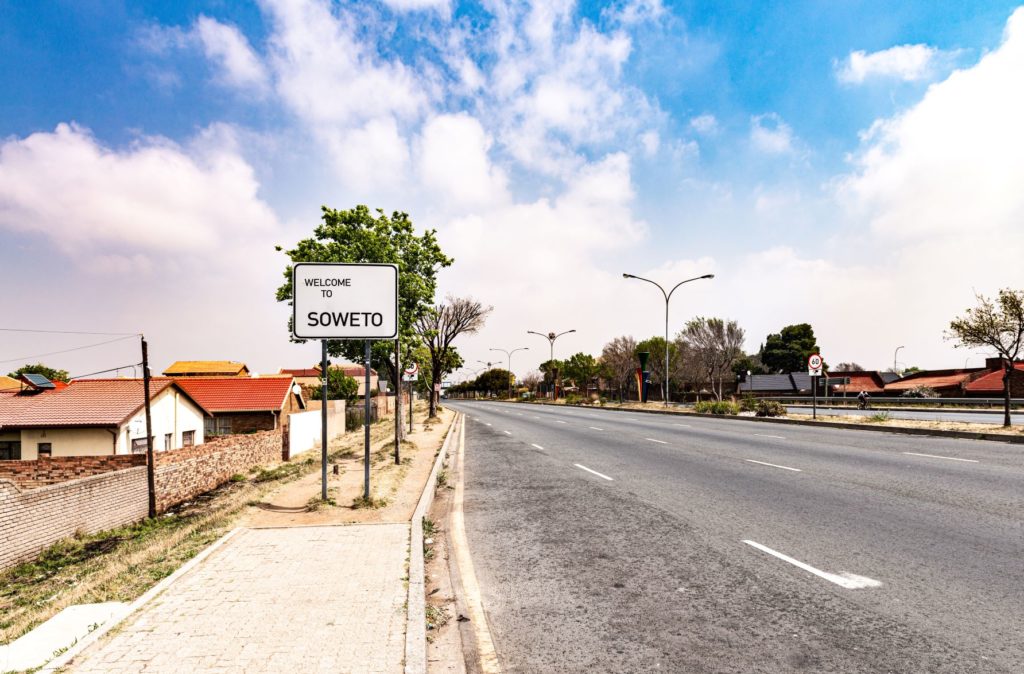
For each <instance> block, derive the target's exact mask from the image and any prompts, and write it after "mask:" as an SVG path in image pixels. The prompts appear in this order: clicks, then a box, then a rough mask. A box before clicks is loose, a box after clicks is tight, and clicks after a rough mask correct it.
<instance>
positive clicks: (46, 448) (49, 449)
mask: <svg viewBox="0 0 1024 674" xmlns="http://www.w3.org/2000/svg"><path fill="white" fill-rule="evenodd" d="M36 455H37V457H38V458H40V459H42V458H47V459H49V458H50V457H51V456H53V445H52V444H51V443H49V442H40V443H39V444H38V445H36Z"/></svg>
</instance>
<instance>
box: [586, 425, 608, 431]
mask: <svg viewBox="0 0 1024 674" xmlns="http://www.w3.org/2000/svg"><path fill="white" fill-rule="evenodd" d="M587 428H589V429H590V430H592V431H603V430H604V429H603V428H598V427H597V426H587Z"/></svg>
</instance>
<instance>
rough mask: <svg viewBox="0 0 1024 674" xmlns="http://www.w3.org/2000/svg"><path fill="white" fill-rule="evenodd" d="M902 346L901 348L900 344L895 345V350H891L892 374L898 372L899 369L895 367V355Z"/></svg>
mask: <svg viewBox="0 0 1024 674" xmlns="http://www.w3.org/2000/svg"><path fill="white" fill-rule="evenodd" d="M902 348H903V347H902V346H897V347H896V350H895V351H893V353H892V372H893V374H899V370H898V369H897V368H896V355H897V354H899V352H900V349H902Z"/></svg>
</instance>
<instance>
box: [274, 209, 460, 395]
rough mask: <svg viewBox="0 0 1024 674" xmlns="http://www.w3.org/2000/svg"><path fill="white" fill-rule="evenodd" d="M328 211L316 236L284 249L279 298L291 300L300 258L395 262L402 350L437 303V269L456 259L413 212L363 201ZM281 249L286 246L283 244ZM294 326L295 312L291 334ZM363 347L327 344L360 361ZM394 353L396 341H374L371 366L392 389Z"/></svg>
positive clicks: (339, 342) (357, 342)
mask: <svg viewBox="0 0 1024 674" xmlns="http://www.w3.org/2000/svg"><path fill="white" fill-rule="evenodd" d="M322 211H323V215H322V220H323V222H322V223H321V224H319V225H317V226H316V228H315V229H314V230H313V236H312V237H310V238H308V239H303V240H301V241H299V242H298V243H297V244H296V245H295V247H294V248H292V249H291V250H286V251H284V253H285V254H286V255H287V256H288V259H289V264H288V265H287V266H286V267H285V270H284V278H285V282H284V283H283V284H282V285H281V287H279V288H278V289H277V301H278V302H288V303H289V304H291V301H292V297H293V295H292V267H293V265H294V264H295V263H297V262H348V263H360V262H376V263H385V264H395V265H398V317H399V321H398V331H399V340H400V342H401V345H402V350H403V351H404V350H405V349H406V348H408V347H409V346H410V345H412V344H415V343H418V342H419V337H418V335H417V334H416V331H415V323H416V321H417V319H419V318H420V317H421V316H423V315H424V314H426V313H427V312H429V311H430V310H431V309H432V308H433V303H434V293H435V290H436V288H437V272H438V271H439V270H440V269H442V268H444V267H448V266H450V265H451V264H452V260H451V258H449V257H447V256H446V255H445V254H444V252H443V251H442V250H441V247H440V245H439V244H438V242H437V231H436V230H433V229H428V230H426V231H425V232H423V233H422V234H419V235H417V234H416V231H415V229H414V228H413V223H412V220H411V219H410V218H409V216H408V214H406V213H401V212H399V211H395V212H394V213H392V214H391V215H390V216H388V215H386V214H385V213H384V211H383V210H381V209H377V210H376V214H374V213H371V212H370V209H369V208H367V207H366V206H362V205H360V206H356V207H355V208H353V209H351V210H336V209H333V208H328V207H327V206H323V207H322ZM277 250H279V251H280V250H282V248H281V246H278V247H277ZM291 328H292V325H291V317H289V319H288V331H289V333H290V332H291ZM296 341H300V342H301V341H303V340H296ZM363 349H364V345H363V342H362V341H360V340H332V341H329V342H328V344H327V352H328V353H329V354H330V355H331V356H332V357H339V356H340V357H343V358H346V359H347V360H349V361H351V362H354V363H362V362H363ZM393 357H394V343H393V342H390V341H381V342H376V343H374V344H373V348H372V353H371V366H372V367H375V368H376V369H377V371H378V372H386V373H387V378H388V380H390V382H391V388H392V389H397V385H398V381H399V374H400V373H399V371H398V368H397V367H396V366H395V362H394V360H392V359H393Z"/></svg>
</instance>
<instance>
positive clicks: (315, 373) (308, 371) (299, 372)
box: [281, 367, 320, 377]
mask: <svg viewBox="0 0 1024 674" xmlns="http://www.w3.org/2000/svg"><path fill="white" fill-rule="evenodd" d="M281 374H290V375H291V376H293V377H319V376H320V370H319V368H315V367H309V368H299V369H288V368H282V369H281Z"/></svg>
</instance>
